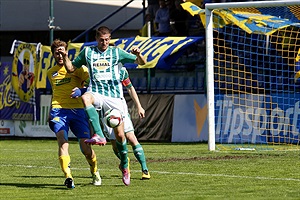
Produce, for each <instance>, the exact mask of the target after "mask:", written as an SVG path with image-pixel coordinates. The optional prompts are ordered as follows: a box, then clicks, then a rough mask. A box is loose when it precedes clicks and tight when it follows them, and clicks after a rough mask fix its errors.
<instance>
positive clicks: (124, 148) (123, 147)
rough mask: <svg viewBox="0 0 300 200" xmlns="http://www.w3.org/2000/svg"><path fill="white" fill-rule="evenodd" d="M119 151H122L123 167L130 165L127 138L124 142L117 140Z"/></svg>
mask: <svg viewBox="0 0 300 200" xmlns="http://www.w3.org/2000/svg"><path fill="white" fill-rule="evenodd" d="M116 144H117V148H118V151H119V152H120V160H121V163H120V165H121V167H122V168H123V169H125V168H127V167H128V162H126V160H127V156H128V149H127V141H126V140H125V141H124V142H123V143H122V144H121V143H120V142H118V141H116Z"/></svg>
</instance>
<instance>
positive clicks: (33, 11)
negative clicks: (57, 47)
mask: <svg viewBox="0 0 300 200" xmlns="http://www.w3.org/2000/svg"><path fill="white" fill-rule="evenodd" d="M128 1H129V0H53V16H54V17H55V19H54V25H55V26H60V28H61V30H86V29H88V28H89V27H91V26H93V25H94V24H96V23H98V22H99V21H100V20H101V19H103V18H105V17H106V16H108V15H110V14H111V13H112V12H114V11H115V10H117V9H118V8H120V7H121V6H122V5H124V4H125V3H127V2H128ZM142 2H143V0H134V1H133V2H132V3H130V4H129V5H128V7H127V8H125V9H123V10H122V11H121V12H119V13H118V14H116V15H115V16H114V17H113V18H112V19H111V20H108V21H107V22H105V23H104V24H103V25H107V26H109V27H110V28H112V29H113V28H116V27H118V26H119V25H120V24H121V23H122V22H124V21H126V20H127V19H129V18H130V17H132V16H133V15H135V14H136V13H138V12H139V11H140V10H142V8H143V5H142ZM49 16H50V0H0V31H26V30H31V31H32V30H40V31H43V30H49V28H48V19H49ZM142 24H143V17H142V15H140V16H139V17H138V18H136V19H135V20H133V21H132V22H130V23H129V24H127V25H126V26H125V27H123V28H122V29H124V30H133V29H139V28H141V27H142Z"/></svg>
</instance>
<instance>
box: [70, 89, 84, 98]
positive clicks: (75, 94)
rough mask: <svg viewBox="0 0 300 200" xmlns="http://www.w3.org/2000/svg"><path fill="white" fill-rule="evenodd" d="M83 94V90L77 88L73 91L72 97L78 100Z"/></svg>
mask: <svg viewBox="0 0 300 200" xmlns="http://www.w3.org/2000/svg"><path fill="white" fill-rule="evenodd" d="M81 95H82V94H81V90H80V89H79V88H78V87H75V88H74V89H73V90H72V93H71V95H70V97H71V98H78V97H80V96H81Z"/></svg>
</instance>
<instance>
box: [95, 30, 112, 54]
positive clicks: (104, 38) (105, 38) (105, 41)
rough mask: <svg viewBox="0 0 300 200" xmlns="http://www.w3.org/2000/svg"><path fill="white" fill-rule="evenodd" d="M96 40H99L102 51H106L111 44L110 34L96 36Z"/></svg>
mask: <svg viewBox="0 0 300 200" xmlns="http://www.w3.org/2000/svg"><path fill="white" fill-rule="evenodd" d="M96 40H97V42H98V48H99V49H100V51H105V50H106V49H107V47H108V46H109V42H110V34H104V35H100V36H99V37H98V38H96Z"/></svg>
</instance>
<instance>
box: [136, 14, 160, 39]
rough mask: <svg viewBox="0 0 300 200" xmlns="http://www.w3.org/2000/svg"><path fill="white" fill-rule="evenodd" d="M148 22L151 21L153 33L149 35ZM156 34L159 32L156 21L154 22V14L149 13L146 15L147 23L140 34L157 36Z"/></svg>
mask: <svg viewBox="0 0 300 200" xmlns="http://www.w3.org/2000/svg"><path fill="white" fill-rule="evenodd" d="M148 22H150V26H151V34H150V35H148ZM156 34H157V26H156V23H154V21H153V17H152V15H151V14H150V13H148V14H146V15H145V24H144V26H143V27H142V28H141V29H140V35H141V36H142V37H151V36H155V35H156Z"/></svg>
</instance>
